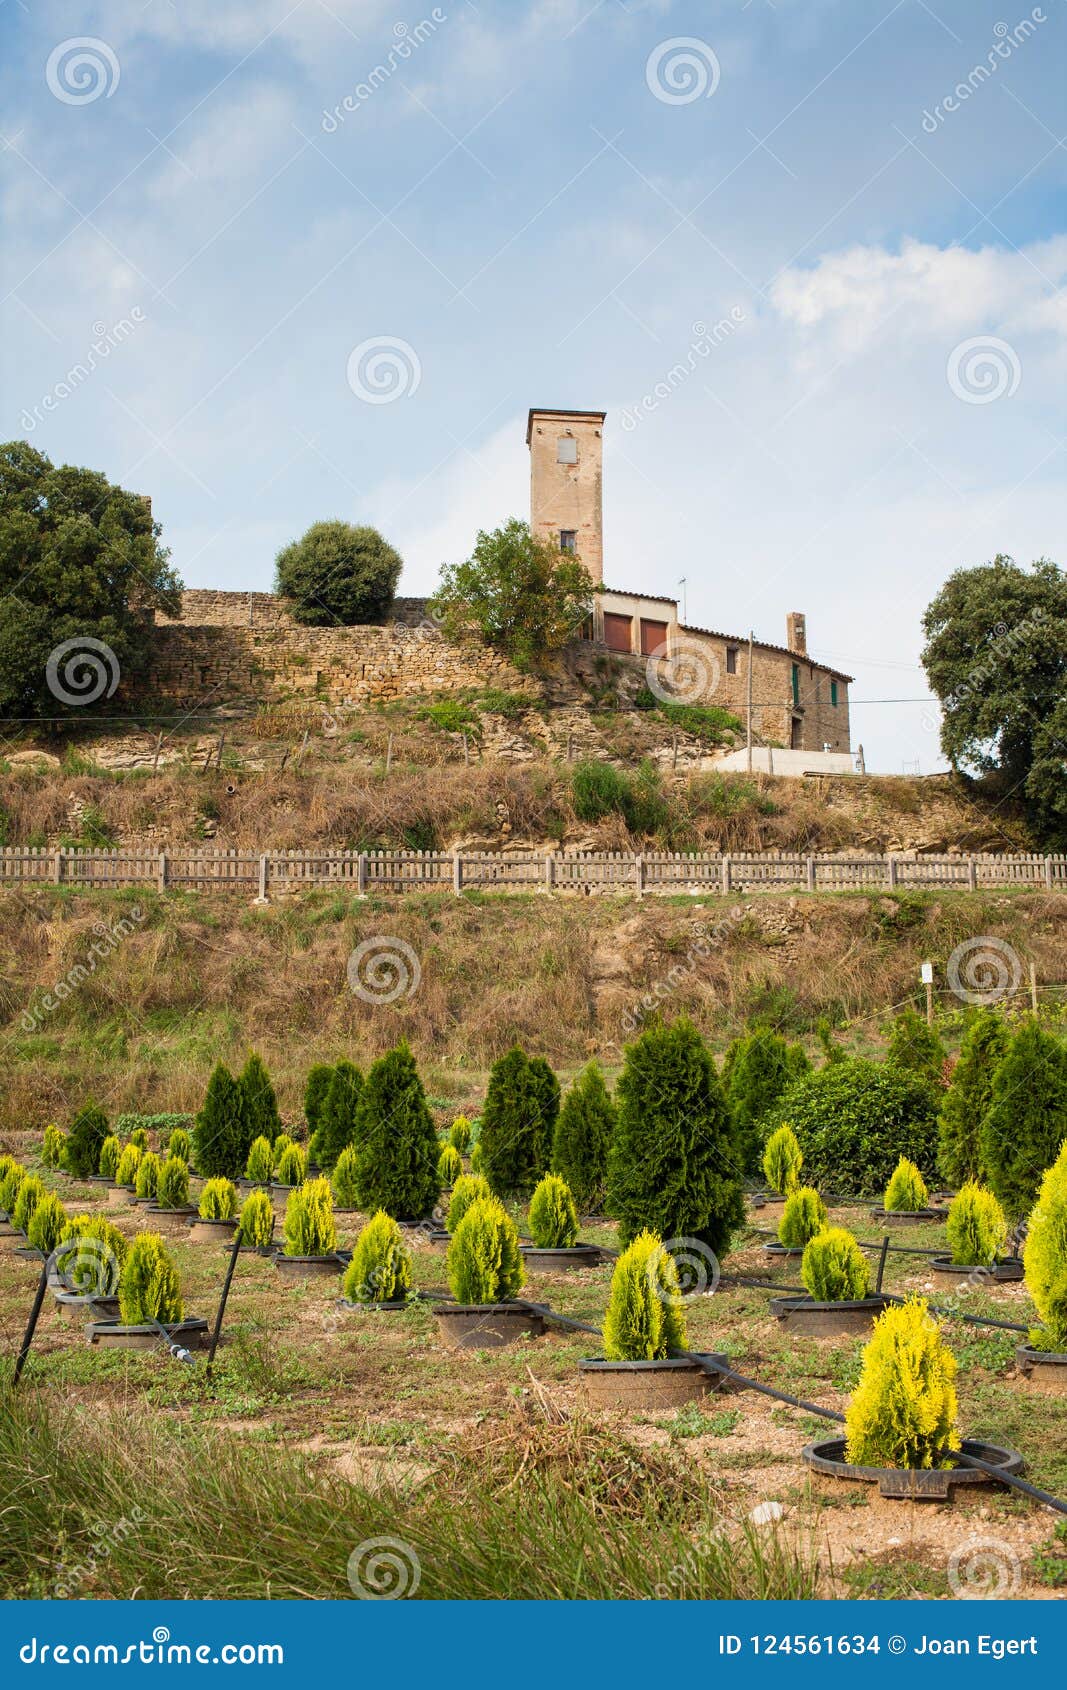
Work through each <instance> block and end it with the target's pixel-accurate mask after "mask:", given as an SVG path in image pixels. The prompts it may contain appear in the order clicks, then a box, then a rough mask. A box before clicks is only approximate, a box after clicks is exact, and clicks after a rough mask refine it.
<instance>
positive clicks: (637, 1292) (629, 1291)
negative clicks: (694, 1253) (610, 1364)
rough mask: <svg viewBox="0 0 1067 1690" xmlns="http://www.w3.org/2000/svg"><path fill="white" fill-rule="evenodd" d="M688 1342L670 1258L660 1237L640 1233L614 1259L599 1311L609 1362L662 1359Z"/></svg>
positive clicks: (676, 1276) (682, 1303)
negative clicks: (602, 1313)
mask: <svg viewBox="0 0 1067 1690" xmlns="http://www.w3.org/2000/svg"><path fill="white" fill-rule="evenodd" d="M686 1343H687V1333H686V1321H685V1305H684V1302H683V1299H682V1294H681V1286H680V1284H679V1282H678V1269H677V1266H676V1264H675V1261H674V1257H673V1256H672V1255H671V1253H670V1251H669V1250H665V1249H664V1247H663V1241H662V1239H659V1238H657V1237H656V1236H655V1234H654V1233H651V1232H639V1233H638V1234H637V1236H636V1237H635V1238H633V1239H631V1241H630V1243H629V1244H628V1245H627V1247H626V1249H625V1250H623V1252H622V1253H621V1255H620V1256H619V1259H618V1261H617V1262H616V1263H615V1268H614V1271H613V1272H612V1275H611V1295H610V1297H609V1299H608V1308H607V1313H606V1315H605V1316H604V1355H605V1357H606V1358H607V1360H608V1361H662V1360H664V1359H665V1357H667V1356H668V1355H670V1353H671V1351H672V1350H673V1351H678V1350H684V1349H685V1347H686Z"/></svg>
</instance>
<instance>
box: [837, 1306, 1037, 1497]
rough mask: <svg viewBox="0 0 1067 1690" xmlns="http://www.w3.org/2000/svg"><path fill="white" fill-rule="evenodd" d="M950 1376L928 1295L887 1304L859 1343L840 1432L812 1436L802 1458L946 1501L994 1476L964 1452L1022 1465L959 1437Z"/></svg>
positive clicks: (901, 1493) (1009, 1454)
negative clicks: (855, 1376) (858, 1364)
mask: <svg viewBox="0 0 1067 1690" xmlns="http://www.w3.org/2000/svg"><path fill="white" fill-rule="evenodd" d="M955 1376H956V1359H955V1357H954V1356H953V1354H952V1352H951V1350H950V1349H949V1348H948V1346H947V1344H946V1343H945V1342H944V1339H943V1338H942V1336H941V1332H940V1330H939V1328H938V1325H937V1322H936V1321H935V1320H933V1319H932V1318H931V1316H930V1313H929V1310H928V1308H927V1305H926V1303H925V1301H924V1300H923V1299H922V1298H921V1297H914V1298H910V1299H909V1300H908V1301H907V1302H903V1303H894V1304H892V1305H891V1306H890V1307H889V1308H887V1309H886V1311H885V1313H884V1314H882V1315H879V1317H878V1319H877V1321H876V1322H875V1327H874V1333H873V1335H872V1336H871V1339H870V1341H869V1342H868V1343H867V1345H866V1346H865V1348H864V1351H863V1369H862V1372H861V1374H860V1381H859V1384H858V1386H857V1387H856V1390H855V1392H854V1393H853V1396H852V1400H851V1402H850V1403H849V1405H848V1410H847V1413H846V1415H845V1436H844V1437H840V1436H837V1437H833V1438H824V1439H821V1440H820V1441H819V1442H818V1443H814V1444H809V1445H808V1447H807V1448H806V1449H805V1450H804V1460H805V1461H806V1462H807V1464H808V1466H809V1467H811V1468H812V1469H813V1470H814V1471H815V1472H818V1473H826V1474H830V1475H832V1476H833V1477H835V1478H839V1479H851V1480H854V1481H859V1482H861V1483H864V1484H871V1483H875V1484H877V1485H878V1488H879V1490H880V1492H881V1494H882V1495H883V1496H887V1497H899V1498H907V1499H908V1500H910V1501H916V1502H919V1501H933V1502H949V1501H951V1500H952V1498H953V1493H954V1492H955V1490H956V1489H957V1487H963V1488H964V1489H965V1490H969V1489H971V1488H972V1487H973V1486H975V1485H979V1484H989V1483H990V1482H991V1478H990V1475H989V1474H987V1473H986V1472H984V1471H983V1470H982V1469H981V1468H979V1467H969V1466H967V1465H966V1462H965V1460H961V1457H964V1458H965V1457H967V1456H976V1457H977V1458H978V1459H979V1460H981V1461H984V1462H987V1463H989V1464H990V1465H992V1466H995V1467H1000V1468H1002V1469H1003V1470H1004V1472H1005V1473H1011V1474H1015V1473H1019V1472H1021V1471H1022V1466H1023V1462H1022V1457H1021V1456H1020V1455H1017V1454H1016V1452H1015V1451H1014V1450H1010V1449H1001V1448H1000V1447H999V1446H997V1445H996V1444H987V1443H981V1442H979V1441H977V1440H971V1439H961V1437H960V1434H959V1431H958V1430H957V1425H956V1420H957V1401H956V1388H955V1384H954V1380H955Z"/></svg>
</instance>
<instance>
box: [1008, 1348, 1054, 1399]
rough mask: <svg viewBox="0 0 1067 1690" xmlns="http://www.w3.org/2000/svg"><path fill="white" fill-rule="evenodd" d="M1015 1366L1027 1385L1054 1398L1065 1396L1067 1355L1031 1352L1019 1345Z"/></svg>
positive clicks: (1029, 1349) (1050, 1352)
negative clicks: (1052, 1395) (1046, 1392)
mask: <svg viewBox="0 0 1067 1690" xmlns="http://www.w3.org/2000/svg"><path fill="white" fill-rule="evenodd" d="M1015 1364H1016V1366H1017V1367H1018V1369H1019V1372H1020V1373H1021V1374H1022V1376H1023V1378H1024V1379H1025V1380H1026V1382H1027V1384H1028V1385H1033V1386H1034V1387H1035V1388H1036V1389H1037V1390H1040V1391H1048V1392H1049V1393H1050V1394H1054V1395H1056V1396H1064V1395H1067V1353H1064V1352H1063V1351H1062V1350H1032V1349H1031V1348H1030V1345H1029V1344H1020V1345H1019V1347H1018V1349H1017V1350H1016V1352H1015Z"/></svg>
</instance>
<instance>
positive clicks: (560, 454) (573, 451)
mask: <svg viewBox="0 0 1067 1690" xmlns="http://www.w3.org/2000/svg"><path fill="white" fill-rule="evenodd" d="M556 462H557V464H576V463H577V462H578V442H577V440H575V438H574V436H573V434H561V435H560V437H559V439H558V440H557V441H556Z"/></svg>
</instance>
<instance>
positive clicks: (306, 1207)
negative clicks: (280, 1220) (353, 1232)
mask: <svg viewBox="0 0 1067 1690" xmlns="http://www.w3.org/2000/svg"><path fill="white" fill-rule="evenodd" d="M336 1249H337V1228H336V1226H335V1225H334V1219H333V1195H332V1193H331V1191H330V1182H329V1180H328V1179H309V1180H306V1181H305V1182H304V1184H303V1185H299V1186H297V1187H296V1189H295V1191H291V1192H290V1193H289V1200H288V1202H287V1203H286V1205H285V1254H286V1255H287V1256H332V1255H333V1253H334V1251H335V1250H336Z"/></svg>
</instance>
